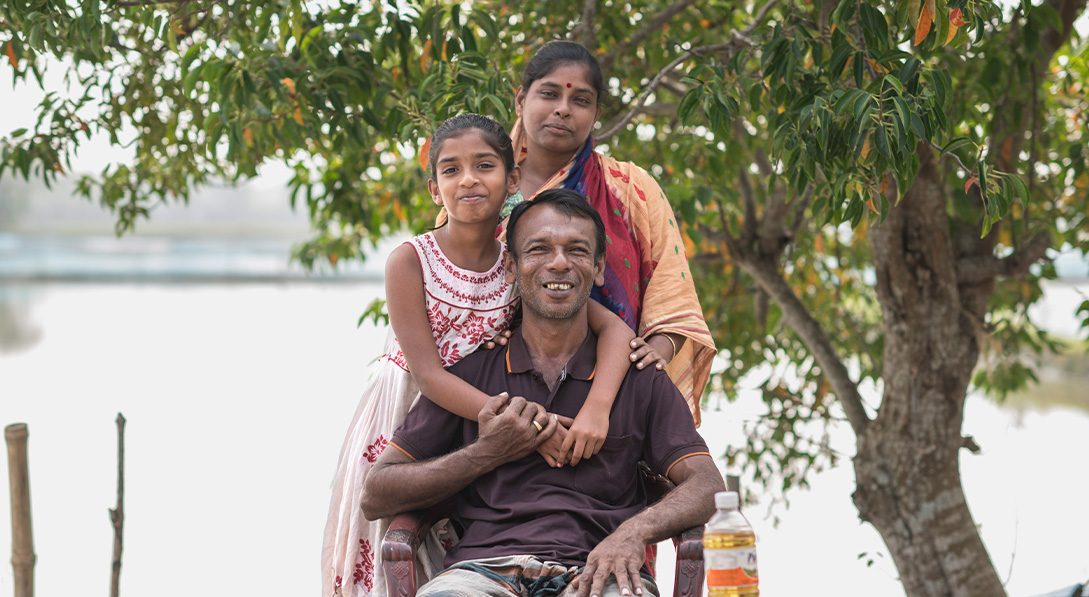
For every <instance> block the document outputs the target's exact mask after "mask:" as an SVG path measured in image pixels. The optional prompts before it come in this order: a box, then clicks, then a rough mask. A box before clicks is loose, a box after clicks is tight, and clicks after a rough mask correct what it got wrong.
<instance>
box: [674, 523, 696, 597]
mask: <svg viewBox="0 0 1089 597" xmlns="http://www.w3.org/2000/svg"><path fill="white" fill-rule="evenodd" d="M673 542H674V543H675V544H676V545H677V568H676V575H675V576H674V580H673V595H674V597H699V596H700V595H702V594H703V525H700V526H698V527H692V528H690V529H686V530H685V531H683V532H682V533H681V534H680V535H678V536H677V537H674V538H673Z"/></svg>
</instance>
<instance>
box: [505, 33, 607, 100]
mask: <svg viewBox="0 0 1089 597" xmlns="http://www.w3.org/2000/svg"><path fill="white" fill-rule="evenodd" d="M565 64H582V65H583V66H585V67H586V78H588V79H589V80H590V85H591V86H592V87H593V88H594V91H596V92H597V103H598V104H599V105H600V104H601V98H602V97H604V95H605V79H604V77H603V76H602V75H601V65H600V64H598V62H597V58H594V55H593V54H591V53H590V51H589V50H587V49H586V48H584V47H582V46H581V45H579V44H577V43H575V42H573V41H550V42H548V43H547V44H545V45H543V46H541V49H540V50H537V53H536V54H534V55H533V58H530V60H529V64H527V65H526V70H525V72H523V73H522V89H524V90H525V91H526V92H528V91H529V86H530V85H532V84H533V82H534V81H536V80H537V79H540V78H542V77H545V76H547V75H548V73H550V72H552V71H553V70H554V69H555V68H556V67H558V66H562V65H565Z"/></svg>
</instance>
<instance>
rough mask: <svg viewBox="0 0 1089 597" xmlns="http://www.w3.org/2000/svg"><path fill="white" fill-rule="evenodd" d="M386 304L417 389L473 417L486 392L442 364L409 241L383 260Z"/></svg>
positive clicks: (485, 401)
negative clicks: (384, 261)
mask: <svg viewBox="0 0 1089 597" xmlns="http://www.w3.org/2000/svg"><path fill="white" fill-rule="evenodd" d="M386 308H387V309H388V311H389V322H390V325H391V326H392V327H393V333H394V334H395V335H396V336H397V342H398V343H399V344H400V345H401V351H402V352H403V353H404V355H405V361H406V362H407V363H408V370H409V371H411V372H412V378H413V379H415V380H416V385H418V386H419V387H420V392H421V393H422V394H423V395H424V396H427V397H428V398H430V399H431V400H432V401H433V402H434V403H435V404H438V405H439V406H441V407H443V408H444V409H446V410H448V411H450V412H452V413H454V414H455V415H458V416H459V417H462V418H464V419H469V420H470V421H475V420H476V418H477V415H478V414H479V413H480V409H482V408H484V405H485V404H487V402H488V396H487V395H486V394H484V392H481V391H480V390H478V389H476V388H474V387H473V386H472V385H470V384H469V383H467V382H466V381H465V380H463V379H461V378H460V377H458V376H456V375H454V374H452V373H450V372H448V371H447V370H446V369H444V368H443V366H442V358H440V357H439V349H438V347H436V346H435V336H434V334H433V333H432V331H431V322H430V321H428V319H427V301H426V299H425V298H424V286H423V269H422V268H421V267H420V260H419V258H418V257H417V256H416V251H415V250H414V249H413V247H412V246H411V245H409V244H403V245H401V246H399V247H397V248H396V249H394V250H393V252H392V253H391V254H390V256H389V259H388V260H387V261H386Z"/></svg>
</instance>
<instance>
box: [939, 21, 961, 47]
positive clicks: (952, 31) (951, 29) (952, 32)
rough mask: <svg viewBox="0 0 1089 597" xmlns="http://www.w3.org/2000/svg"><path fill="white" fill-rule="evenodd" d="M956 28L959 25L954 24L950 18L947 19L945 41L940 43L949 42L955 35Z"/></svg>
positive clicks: (946, 43)
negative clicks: (947, 27) (947, 30)
mask: <svg viewBox="0 0 1089 597" xmlns="http://www.w3.org/2000/svg"><path fill="white" fill-rule="evenodd" d="M958 29H960V27H957V26H956V25H954V24H953V20H952V19H950V20H949V33H948V34H946V36H945V43H944V44H942V45H948V44H949V42H951V41H953V38H954V37H956V36H957V30H958Z"/></svg>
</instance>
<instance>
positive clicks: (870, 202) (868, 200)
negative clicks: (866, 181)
mask: <svg viewBox="0 0 1089 597" xmlns="http://www.w3.org/2000/svg"><path fill="white" fill-rule="evenodd" d="M886 184H888V183H882V184H881V186H882V187H884V186H885V185H886ZM881 190H882V191H884V190H885V189H881ZM866 206H867V207H869V208H870V211H872V212H873V213H878V211H877V208H876V207H874V204H873V197H870V198H869V199H867V200H866Z"/></svg>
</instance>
